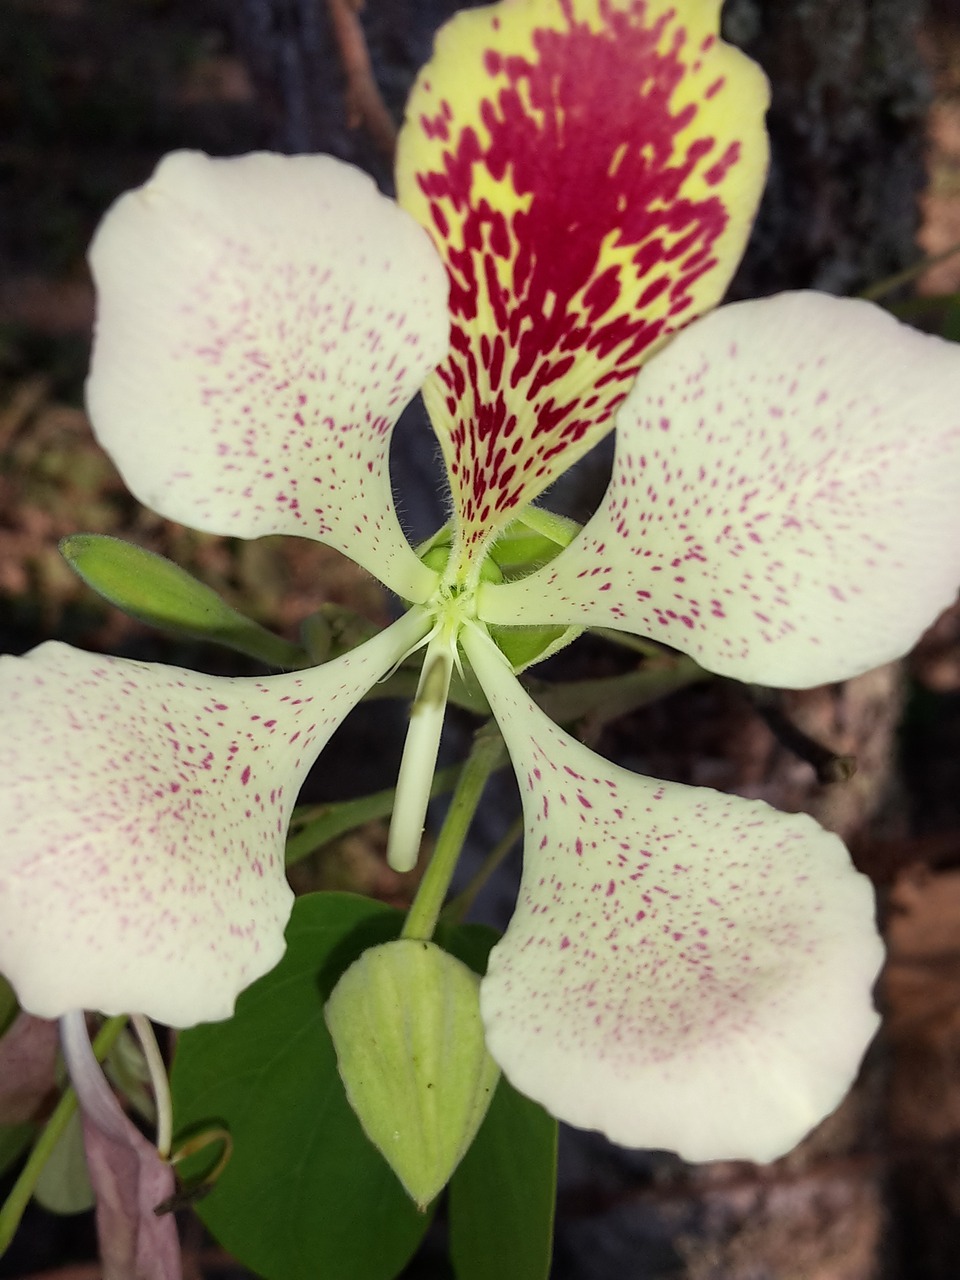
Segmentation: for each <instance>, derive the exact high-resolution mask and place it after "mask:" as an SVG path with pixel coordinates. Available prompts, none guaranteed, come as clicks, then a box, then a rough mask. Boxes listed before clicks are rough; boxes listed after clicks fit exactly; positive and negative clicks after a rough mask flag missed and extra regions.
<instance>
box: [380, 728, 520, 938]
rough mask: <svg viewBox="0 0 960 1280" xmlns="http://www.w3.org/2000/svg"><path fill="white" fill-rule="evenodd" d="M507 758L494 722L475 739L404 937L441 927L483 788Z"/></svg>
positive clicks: (427, 933) (425, 934)
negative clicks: (443, 911) (441, 919)
mask: <svg viewBox="0 0 960 1280" xmlns="http://www.w3.org/2000/svg"><path fill="white" fill-rule="evenodd" d="M506 759H507V754H506V748H505V747H504V745H503V739H502V738H501V737H500V735H499V733H497V731H496V729H494V728H493V727H492V726H491V725H484V726H483V727H482V728H481V729H480V730H479V731H478V732H477V735H476V737H475V738H474V740H473V747H472V749H471V751H470V755H469V756H468V757H467V760H466V763H465V764H464V766H463V771H462V772H461V774H460V780H459V782H458V783H457V787H456V790H455V791H454V793H453V798H452V799H451V801H450V808H449V809H448V810H447V816H446V818H445V820H444V823H443V826H442V827H441V828H440V834H439V835H438V836H437V843H436V846H435V848H434V850H433V857H432V858H431V859H430V864H429V866H428V867H427V870H426V872H425V873H424V877H423V880H422V881H421V882H420V888H419V889H418V890H417V896H416V898H414V900H413V905H412V906H411V908H410V911H409V913H408V915H407V919H406V921H405V923H404V926H403V932H402V933H401V935H400V936H401V937H403V938H423V939H426V940H429V939H430V938H432V937H433V931H434V929H435V928H436V926H437V918H438V917H439V915H440V909H441V908H442V906H443V901H444V898H446V896H447V890H448V889H449V887H450V881H451V879H452V877H453V872H454V869H455V868H456V865H457V859H458V858H459V857H460V851H461V849H462V848H463V842H464V840H465V839H466V835H467V831H468V830H469V827H470V823H471V822H472V821H473V815H474V814H475V813H476V811H477V805H478V804H479V803H480V797H481V795H482V794H483V789H484V787H485V786H486V785H487V780H488V779H489V777H490V775H491V774H492V773H494V772H495V771H496V770H497V769H499V768H500V767H501V766H502V765H503V764H504V763H505V762H506Z"/></svg>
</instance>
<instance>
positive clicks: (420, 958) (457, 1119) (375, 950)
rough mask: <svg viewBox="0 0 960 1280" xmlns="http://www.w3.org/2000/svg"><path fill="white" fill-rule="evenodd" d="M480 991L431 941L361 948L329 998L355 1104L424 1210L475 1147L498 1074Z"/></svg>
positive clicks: (339, 1053)
mask: <svg viewBox="0 0 960 1280" xmlns="http://www.w3.org/2000/svg"><path fill="white" fill-rule="evenodd" d="M479 986H480V979H479V978H478V977H477V975H476V974H475V973H474V972H473V971H472V970H470V969H468V968H467V966H466V965H464V964H461V963H460V961H459V960H457V959H455V958H454V957H453V956H451V955H448V954H447V952H445V951H442V950H441V949H440V948H439V947H438V946H436V945H435V944H434V943H432V942H422V941H416V940H414V939H412V938H401V939H400V940H399V941H397V942H387V943H385V944H384V945H382V946H379V947H371V948H370V950H368V951H365V952H364V953H363V955H362V956H361V957H360V959H359V960H357V961H355V962H354V964H352V965H351V966H350V968H349V969H348V970H347V971H346V973H345V974H344V975H343V977H342V978H341V979H340V981H339V982H338V983H337V985H336V987H335V988H334V991H333V994H332V995H331V997H330V999H329V1000H328V1001H327V1006H326V1009H325V1014H326V1019H327V1026H328V1027H329V1029H330V1035H331V1036H332V1038H333V1043H334V1047H335V1049H336V1051H337V1066H338V1068H339V1071H340V1077H341V1079H342V1080H343V1083H344V1087H345V1088H346V1091H347V1098H348V1099H349V1101H350V1105H351V1106H352V1107H353V1109H354V1111H355V1112H356V1114H357V1117H358V1118H359V1120H360V1123H361V1125H362V1126H363V1130H364V1133H366V1135H367V1137H368V1138H369V1139H370V1141H371V1142H372V1143H373V1145H374V1146H375V1147H376V1148H377V1150H378V1151H380V1153H381V1154H382V1155H383V1157H384V1159H385V1160H386V1161H387V1163H388V1164H389V1165H390V1167H391V1169H393V1171H394V1173H395V1174H396V1175H397V1177H398V1178H399V1179H400V1182H401V1183H402V1184H403V1187H404V1189H405V1190H406V1192H407V1193H408V1195H409V1196H410V1198H411V1199H412V1200H413V1201H414V1202H415V1203H416V1204H417V1205H418V1206H419V1207H420V1208H421V1209H424V1208H426V1206H427V1205H428V1204H429V1203H430V1201H431V1200H432V1199H433V1198H434V1196H436V1195H437V1194H438V1193H439V1192H440V1191H442V1189H443V1188H444V1186H446V1184H447V1182H448V1181H449V1179H450V1176H451V1175H452V1173H453V1171H454V1169H456V1167H457V1165H458V1164H459V1163H460V1161H461V1159H462V1158H463V1156H464V1155H465V1154H466V1152H467V1150H468V1149H469V1147H470V1144H471V1142H472V1141H473V1139H474V1136H475V1135H476V1132H477V1130H478V1129H479V1127H480V1124H481V1122H482V1120H483V1117H484V1116H485V1115H486V1112H487V1107H488V1106H489V1105H490V1101H491V1099H492V1098H493V1091H494V1089H495V1088H496V1085H497V1080H498V1078H499V1075H500V1070H499V1068H498V1067H497V1064H496V1063H495V1062H494V1061H493V1059H492V1058H491V1057H490V1055H489V1053H487V1048H486V1044H485V1042H484V1035H483V1024H482V1023H481V1021H480V1007H479V1001H478V989H479Z"/></svg>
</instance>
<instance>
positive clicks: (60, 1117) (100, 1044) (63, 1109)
mask: <svg viewBox="0 0 960 1280" xmlns="http://www.w3.org/2000/svg"><path fill="white" fill-rule="evenodd" d="M126 1025H127V1019H126V1015H124V1014H121V1015H120V1016H119V1017H116V1018H108V1019H107V1021H106V1022H105V1023H104V1024H103V1026H102V1027H101V1028H100V1032H99V1034H98V1035H97V1038H96V1039H95V1040H94V1042H93V1052H94V1056H95V1057H96V1059H97V1061H98V1062H102V1061H103V1060H104V1058H105V1057H106V1056H107V1054H108V1053H109V1052H110V1050H111V1049H112V1048H113V1046H114V1044H115V1043H116V1041H117V1037H118V1036H119V1035H120V1032H121V1031H122V1030H123V1028H124V1027H125V1026H126ZM76 1109H77V1095H76V1093H75V1092H74V1090H73V1089H72V1088H68V1089H66V1090H64V1093H63V1096H62V1097H61V1098H60V1101H59V1102H58V1103H57V1105H56V1107H55V1108H54V1111H53V1114H52V1115H51V1116H50V1119H49V1120H48V1121H47V1123H46V1125H45V1126H44V1129H43V1132H42V1133H41V1134H40V1136H39V1138H37V1140H36V1142H35V1143H34V1146H33V1150H32V1151H31V1152H30V1155H29V1156H28V1157H27V1163H26V1164H25V1165H24V1166H23V1169H22V1170H21V1172H20V1177H19V1178H18V1179H17V1180H16V1182H15V1183H14V1184H13V1187H12V1188H11V1190H10V1194H9V1195H8V1196H7V1199H6V1201H5V1203H4V1205H3V1208H0V1257H2V1256H3V1255H4V1254H5V1253H6V1251H7V1249H8V1248H9V1247H10V1242H11V1240H12V1239H13V1237H14V1233H15V1232H16V1230H17V1227H18V1226H19V1225H20V1219H21V1218H22V1217H23V1213H24V1210H25V1209H26V1207H27V1205H28V1203H29V1201H30V1197H31V1196H32V1195H33V1193H34V1191H35V1190H36V1186H37V1183H38V1181H39V1180H40V1174H41V1173H42V1172H43V1167H44V1165H45V1164H46V1163H47V1161H48V1160H49V1159H50V1156H51V1155H52V1153H53V1149H54V1147H55V1146H56V1145H57V1143H58V1142H59V1141H60V1138H61V1137H62V1136H63V1132H64V1130H65V1129H66V1127H67V1124H68V1123H69V1121H70V1118H71V1117H72V1115H73V1113H74V1112H75V1111H76Z"/></svg>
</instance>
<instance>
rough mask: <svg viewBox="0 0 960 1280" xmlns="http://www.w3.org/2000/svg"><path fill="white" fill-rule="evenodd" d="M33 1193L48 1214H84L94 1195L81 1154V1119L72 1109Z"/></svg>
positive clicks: (85, 1162)
mask: <svg viewBox="0 0 960 1280" xmlns="http://www.w3.org/2000/svg"><path fill="white" fill-rule="evenodd" d="M33 1194H34V1197H35V1199H36V1200H37V1203H38V1204H41V1205H43V1207H44V1209H46V1210H48V1211H49V1212H50V1213H61V1214H71V1213H85V1212H86V1211H87V1209H91V1208H93V1205H94V1202H95V1200H96V1196H95V1195H94V1193H93V1187H92V1186H91V1185H90V1175H89V1173H87V1159H86V1156H85V1155H84V1153H83V1122H82V1121H81V1119H80V1112H79V1111H75V1112H74V1113H73V1115H72V1116H71V1117H70V1119H69V1120H68V1121H67V1124H66V1127H65V1128H64V1130H63V1133H61V1135H60V1137H59V1138H58V1140H57V1144H56V1146H55V1147H54V1148H53V1150H52V1151H51V1152H50V1156H49V1158H48V1159H47V1162H46V1164H45V1165H44V1166H43V1170H42V1172H41V1174H40V1177H39V1178H38V1179H37V1185H36V1187H34V1190H33Z"/></svg>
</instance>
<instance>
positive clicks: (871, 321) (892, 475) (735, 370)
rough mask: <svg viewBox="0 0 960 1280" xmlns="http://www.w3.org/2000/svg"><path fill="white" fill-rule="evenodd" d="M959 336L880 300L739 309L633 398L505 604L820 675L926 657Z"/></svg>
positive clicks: (941, 590)
mask: <svg viewBox="0 0 960 1280" xmlns="http://www.w3.org/2000/svg"><path fill="white" fill-rule="evenodd" d="M958 405H960V350H958V348H957V347H956V345H955V344H953V343H947V342H944V341H942V340H940V339H939V338H932V337H929V336H927V335H925V334H921V333H918V332H917V331H916V330H914V329H910V328H908V327H907V326H905V325H902V324H898V323H897V322H896V321H895V320H894V319H892V318H891V317H890V316H889V315H887V314H886V313H885V312H883V311H881V310H879V308H877V307H874V306H871V305H870V304H869V303H866V302H858V301H855V300H851V299H840V298H830V297H827V296H825V295H822V294H814V293H792V294H782V295H780V296H779V297H776V298H768V299H765V300H763V301H758V302H745V303H739V304H737V305H735V306H730V307H724V308H722V309H721V310H720V311H717V312H715V313H714V314H713V315H711V316H708V317H706V318H704V319H703V320H700V321H699V322H698V323H697V324H695V325H693V326H691V328H690V329H688V330H687V331H686V332H684V333H682V334H680V335H679V337H677V338H676V339H675V341H674V342H672V343H671V344H670V346H669V347H668V348H667V349H666V350H665V351H663V352H662V353H661V354H660V355H658V356H657V358H656V360H654V361H652V362H651V364H650V365H649V367H648V368H646V369H645V370H644V372H643V375H642V376H641V377H640V379H639V380H638V382H637V386H636V388H635V390H634V391H633V392H632V393H631V395H630V397H629V399H628V400H627V402H626V404H625V405H624V407H623V409H622V410H621V412H620V414H619V415H618V419H617V427H618V429H617V455H616V460H615V462H614V468H613V476H612V479H611V481H610V487H609V488H608V490H607V493H606V497H605V499H604V501H603V503H602V505H601V507H600V509H599V510H598V512H597V514H596V515H595V516H594V517H593V519H592V520H591V521H589V523H588V524H587V525H586V527H585V528H584V529H583V531H582V533H581V535H580V536H579V538H578V539H576V540H575V541H574V542H573V543H571V545H570V546H569V547H568V548H567V549H566V550H565V551H564V552H562V553H561V555H560V556H558V557H557V558H556V559H555V560H554V561H552V563H551V564H550V565H549V566H548V567H547V568H546V569H544V570H541V571H540V572H538V573H537V574H534V575H531V576H530V577H528V578H525V579H523V581H522V582H521V583H516V584H507V585H505V586H496V587H489V586H485V587H484V588H483V595H482V600H481V603H480V609H481V616H482V617H483V618H484V619H486V620H487V621H490V622H513V623H533V622H535V623H538V624H539V623H543V622H556V623H561V622H574V621H577V622H580V623H585V624H587V625H596V626H604V627H615V628H620V629H622V630H627V631H635V632H638V633H642V634H645V635H651V636H653V637H654V638H655V639H657V640H662V641H664V642H665V643H667V644H670V645H673V646H675V647H676V648H678V649H682V650H683V651H684V652H685V653H688V654H690V655H691V656H692V657H694V658H696V660H697V661H698V662H700V663H702V664H703V665H704V666H705V667H707V668H709V669H710V670H711V671H716V672H719V673H720V674H721V675H726V676H733V677H735V678H737V679H740V680H748V681H754V682H757V683H762V684H770V685H777V686H780V687H782V688H805V687H807V686H811V685H817V684H826V683H828V682H830V681H834V680H844V679H847V678H848V677H850V676H854V675H857V674H859V673H860V672H863V671H868V670H870V669H871V668H872V667H876V666H879V665H880V664H881V663H883V662H887V661H889V660H891V659H892V658H896V657H899V656H900V655H901V654H903V653H905V652H906V651H907V650H908V649H909V648H910V647H911V646H912V645H913V643H914V642H915V641H916V640H917V638H918V637H919V636H920V634H921V633H922V632H923V630H924V629H925V628H926V627H927V626H928V625H929V624H930V623H931V622H932V621H933V619H934V618H935V617H936V616H937V614H938V613H939V612H940V611H941V610H942V609H943V608H945V607H946V606H947V605H948V604H949V603H950V601H951V600H952V599H953V598H954V596H955V594H956V589H957V585H958V583H960V409H958Z"/></svg>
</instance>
